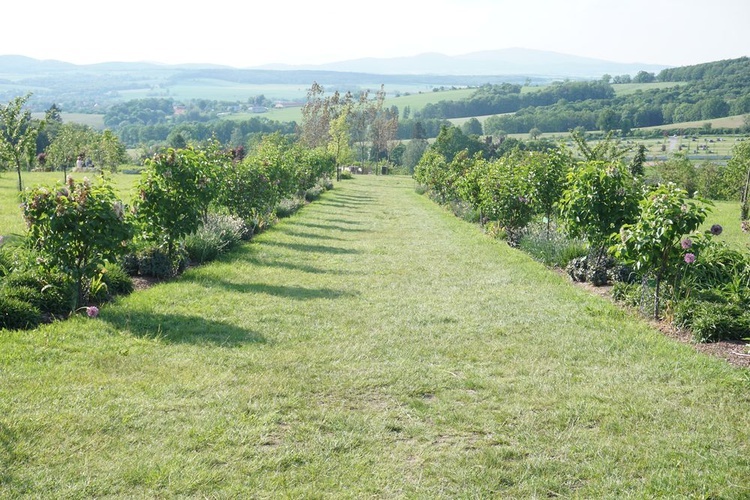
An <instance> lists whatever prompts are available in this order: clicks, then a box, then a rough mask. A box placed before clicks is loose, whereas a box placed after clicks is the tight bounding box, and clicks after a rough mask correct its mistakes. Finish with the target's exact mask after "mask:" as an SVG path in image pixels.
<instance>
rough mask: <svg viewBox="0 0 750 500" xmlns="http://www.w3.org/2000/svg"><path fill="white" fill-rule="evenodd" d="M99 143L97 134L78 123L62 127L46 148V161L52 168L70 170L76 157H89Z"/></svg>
mask: <svg viewBox="0 0 750 500" xmlns="http://www.w3.org/2000/svg"><path fill="white" fill-rule="evenodd" d="M98 142H99V137H98V134H97V132H96V131H95V130H94V129H92V128H91V127H89V126H86V125H81V124H78V123H66V124H64V125H62V126H61V127H60V129H59V131H58V133H57V136H56V137H55V138H54V140H53V141H52V143H51V144H50V145H49V147H48V148H47V161H48V162H49V163H50V164H52V167H53V168H57V167H62V168H63V169H65V170H69V169H71V168H72V167H73V166H74V165H75V162H76V158H78V156H81V155H83V156H88V155H90V154H91V153H92V152H93V151H94V149H95V148H96V145H97V144H98Z"/></svg>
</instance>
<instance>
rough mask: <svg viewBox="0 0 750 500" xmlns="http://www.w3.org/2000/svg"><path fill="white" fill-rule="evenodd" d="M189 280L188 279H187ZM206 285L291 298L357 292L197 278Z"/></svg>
mask: <svg viewBox="0 0 750 500" xmlns="http://www.w3.org/2000/svg"><path fill="white" fill-rule="evenodd" d="M186 281H187V280H186ZM196 282H200V283H201V284H202V285H204V286H212V287H218V288H223V289H225V290H227V291H230V292H237V293H261V294H264V295H271V296H273V297H280V298H283V299H290V300H317V299H338V298H341V297H354V296H356V295H357V294H356V293H351V292H345V291H342V290H335V289H333V288H305V287H301V286H285V285H269V284H267V283H233V282H231V281H226V280H221V279H215V278H208V279H207V278H205V277H201V278H200V279H198V280H196Z"/></svg>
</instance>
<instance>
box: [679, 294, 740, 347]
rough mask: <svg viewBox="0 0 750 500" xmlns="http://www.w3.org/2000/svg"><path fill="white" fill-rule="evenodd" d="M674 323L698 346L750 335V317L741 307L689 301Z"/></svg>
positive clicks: (685, 302)
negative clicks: (702, 343) (691, 336)
mask: <svg viewBox="0 0 750 500" xmlns="http://www.w3.org/2000/svg"><path fill="white" fill-rule="evenodd" d="M674 323H675V325H676V326H678V327H680V328H687V329H689V330H690V331H691V333H692V334H693V340H695V341H696V342H718V341H720V340H740V339H742V338H745V337H747V334H748V331H750V313H748V312H746V310H745V309H744V308H742V307H740V306H738V305H737V304H731V303H716V302H710V301H703V300H694V299H688V300H684V301H681V302H680V303H679V304H678V305H677V307H676V309H675V312H674Z"/></svg>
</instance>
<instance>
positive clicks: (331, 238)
mask: <svg viewBox="0 0 750 500" xmlns="http://www.w3.org/2000/svg"><path fill="white" fill-rule="evenodd" d="M280 231H281V232H282V233H284V234H288V235H289V236H296V237H297V238H307V239H311V240H326V241H347V240H345V239H343V238H336V237H335V236H330V235H325V234H318V233H309V232H307V231H295V230H294V229H291V228H286V227H285V228H283V229H280Z"/></svg>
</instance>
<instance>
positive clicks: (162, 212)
mask: <svg viewBox="0 0 750 500" xmlns="http://www.w3.org/2000/svg"><path fill="white" fill-rule="evenodd" d="M223 160H224V158H222V156H221V155H220V154H218V153H216V152H214V151H212V150H207V151H200V150H195V149H178V150H174V149H169V150H167V152H166V153H164V154H159V155H156V156H155V157H154V158H153V159H151V160H148V161H147V162H146V169H145V170H144V172H143V174H142V177H141V180H140V182H139V183H138V186H137V191H138V196H137V197H136V200H135V209H136V217H137V220H138V222H139V226H140V229H141V236H142V237H143V238H144V239H145V240H146V241H150V242H153V243H156V244H158V245H160V246H164V248H166V252H167V255H168V256H169V258H170V259H177V258H178V256H177V254H176V253H178V252H179V249H178V246H179V245H178V243H179V240H180V239H182V238H184V237H185V236H187V235H188V234H190V233H192V232H194V231H195V230H197V229H198V228H199V227H200V224H201V216H202V215H203V214H204V213H205V212H206V210H207V208H208V205H209V204H210V203H211V201H212V200H213V199H214V197H215V195H216V194H217V193H218V184H219V183H218V182H217V175H218V172H220V171H221V169H220V168H219V164H220V163H221V162H222V161H223Z"/></svg>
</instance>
